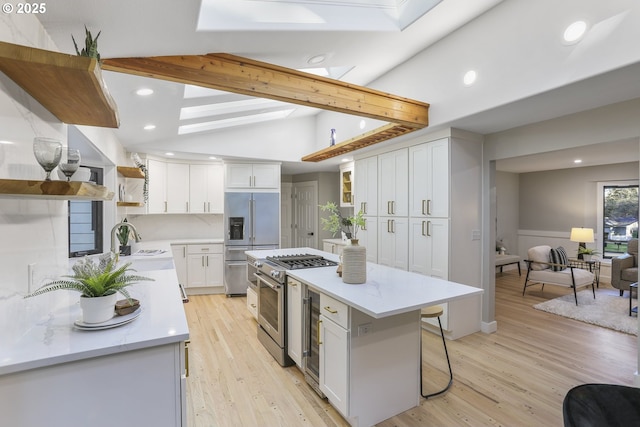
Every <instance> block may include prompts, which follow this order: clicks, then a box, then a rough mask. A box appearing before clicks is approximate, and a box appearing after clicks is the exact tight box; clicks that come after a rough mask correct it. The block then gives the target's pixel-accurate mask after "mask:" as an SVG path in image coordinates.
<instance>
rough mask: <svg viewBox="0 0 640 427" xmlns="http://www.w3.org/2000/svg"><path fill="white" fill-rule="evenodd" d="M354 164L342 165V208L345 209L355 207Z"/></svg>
mask: <svg viewBox="0 0 640 427" xmlns="http://www.w3.org/2000/svg"><path fill="white" fill-rule="evenodd" d="M353 181H354V175H353V162H349V163H345V164H341V165H340V206H341V207H343V208H350V207H353V191H354V190H355V187H354V186H353Z"/></svg>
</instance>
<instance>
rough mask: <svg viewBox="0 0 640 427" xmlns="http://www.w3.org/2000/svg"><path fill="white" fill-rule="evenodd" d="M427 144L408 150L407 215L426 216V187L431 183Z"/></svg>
mask: <svg viewBox="0 0 640 427" xmlns="http://www.w3.org/2000/svg"><path fill="white" fill-rule="evenodd" d="M428 145H429V144H420V145H416V146H414V147H410V148H409V215H411V216H413V217H423V216H426V215H427V203H429V202H428V200H429V197H430V196H429V190H428V188H427V187H428V185H429V183H430V182H431V180H430V175H431V171H430V170H429V154H428V153H429V148H428Z"/></svg>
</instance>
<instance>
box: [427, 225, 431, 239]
mask: <svg viewBox="0 0 640 427" xmlns="http://www.w3.org/2000/svg"><path fill="white" fill-rule="evenodd" d="M427 236H429V237H431V221H427Z"/></svg>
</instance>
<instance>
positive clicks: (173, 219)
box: [127, 214, 224, 241]
mask: <svg viewBox="0 0 640 427" xmlns="http://www.w3.org/2000/svg"><path fill="white" fill-rule="evenodd" d="M127 221H129V222H131V223H132V224H134V225H135V227H136V229H137V230H138V232H139V233H140V235H141V236H142V240H143V241H152V240H174V239H222V238H223V237H224V234H223V233H224V232H223V216H222V215H212V214H205V215H194V214H185V215H175V214H168V215H136V216H128V217H127Z"/></svg>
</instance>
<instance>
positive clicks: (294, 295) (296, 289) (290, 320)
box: [287, 278, 302, 367]
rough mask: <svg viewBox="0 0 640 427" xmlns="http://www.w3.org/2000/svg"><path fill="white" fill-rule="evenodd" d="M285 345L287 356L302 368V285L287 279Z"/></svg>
mask: <svg viewBox="0 0 640 427" xmlns="http://www.w3.org/2000/svg"><path fill="white" fill-rule="evenodd" d="M287 344H288V347H289V356H290V357H291V358H292V359H293V361H294V362H296V365H298V366H300V367H302V283H300V282H298V281H297V280H295V279H292V278H288V279H287Z"/></svg>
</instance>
